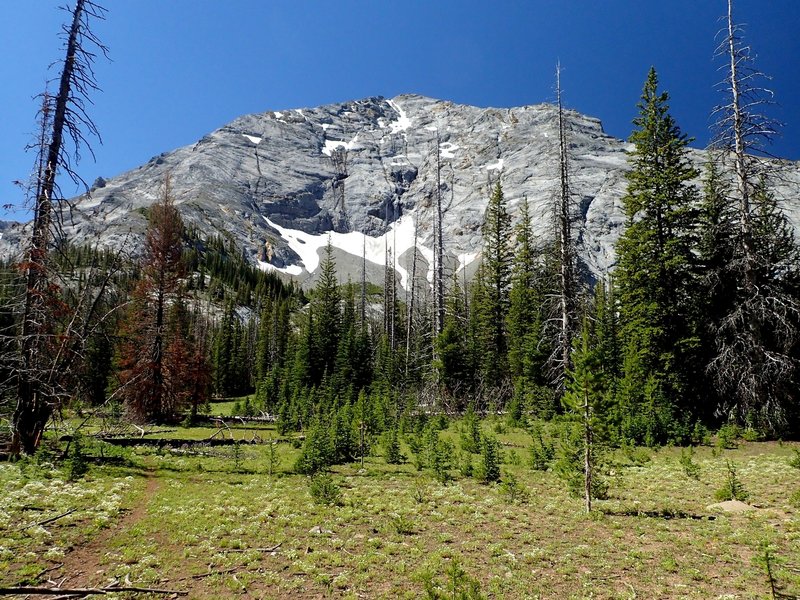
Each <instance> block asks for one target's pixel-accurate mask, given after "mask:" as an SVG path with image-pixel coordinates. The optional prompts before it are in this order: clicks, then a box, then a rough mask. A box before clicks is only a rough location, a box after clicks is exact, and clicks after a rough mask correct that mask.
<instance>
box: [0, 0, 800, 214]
mask: <svg viewBox="0 0 800 600" xmlns="http://www.w3.org/2000/svg"><path fill="white" fill-rule="evenodd" d="M70 2H71V0H70ZM60 4H63V0H26V1H24V2H11V3H6V4H5V5H4V7H3V19H2V21H1V22H0V52H2V54H3V56H4V57H6V59H5V60H4V61H2V66H0V76H1V77H2V81H3V82H4V83H3V85H2V86H0V107H2V118H0V205H2V204H7V203H11V204H15V205H20V204H21V201H22V193H21V191H20V190H19V189H18V188H17V187H15V186H14V185H13V184H12V183H11V182H12V181H13V180H20V179H25V178H26V177H27V176H28V174H29V173H30V170H31V166H32V162H33V156H32V155H31V154H29V153H28V154H26V153H25V152H24V147H25V145H26V144H27V143H28V142H30V141H31V139H32V137H33V134H34V132H35V128H36V125H35V113H36V109H37V103H36V101H35V100H34V99H33V97H34V96H35V95H36V94H38V93H39V92H41V91H42V89H43V88H44V85H45V82H46V80H47V79H48V78H49V77H53V76H54V75H55V71H53V70H51V71H48V65H49V64H50V63H52V62H53V61H55V60H57V59H59V58H60V57H61V54H62V49H61V43H60V41H59V40H58V39H57V38H56V34H57V32H58V30H59V27H60V24H61V22H63V21H64V19H65V18H66V15H65V13H64V12H62V11H59V10H58V6H59V5H60ZM105 4H106V5H107V7H108V8H109V12H108V15H107V20H106V21H105V22H100V23H98V24H97V25H96V28H95V30H96V33H97V34H98V36H99V37H100V38H101V39H102V40H103V41H104V42H105V43H106V44H107V45H108V46H109V48H110V56H111V59H112V61H111V62H107V61H104V60H102V59H101V60H100V61H98V64H97V69H96V71H97V79H98V82H99V84H100V86H101V88H102V89H103V91H102V92H101V93H97V94H94V95H93V97H92V100H93V102H94V106H91V107H90V114H91V116H92V117H93V118H94V120H95V122H96V124H97V126H98V128H99V130H100V132H101V135H102V137H103V144H102V145H101V144H99V143H94V150H95V154H96V157H97V161H96V162H94V161H92V159H91V157H90V156H89V155H88V154H85V156H84V159H83V160H82V162H81V163H80V166H79V169H78V170H79V173H80V174H81V175H82V176H83V177H84V179H86V181H87V182H89V183H91V182H92V181H93V180H94V178H95V177H97V176H98V175H102V176H104V177H110V176H113V175H115V174H118V173H121V172H123V171H125V170H127V169H130V168H133V167H135V166H138V165H140V164H142V163H144V162H146V161H147V160H148V159H149V158H150V157H152V156H154V155H156V154H158V153H160V152H163V151H167V150H171V149H174V148H176V147H179V146H182V145H185V144H189V143H192V142H194V141H196V140H197V139H199V138H200V137H202V136H203V135H204V134H206V133H208V132H210V131H212V130H214V129H216V128H218V127H220V126H222V125H224V124H225V123H227V122H228V121H230V120H232V119H234V118H235V117H237V116H239V115H241V114H244V113H248V112H262V111H266V110H280V109H285V108H300V107H307V106H317V105H320V104H324V103H329V102H339V101H345V100H351V99H355V98H362V97H366V96H373V95H383V96H387V97H391V96H394V95H397V94H400V93H406V92H413V93H419V94H424V95H427V96H431V97H435V98H442V99H447V100H452V101H454V102H459V103H467V104H475V105H479V106H497V107H507V106H518V105H523V104H537V103H540V102H548V101H552V100H553V99H554V90H553V87H554V84H553V81H554V70H555V64H556V62H557V61H559V60H560V61H561V64H562V67H563V72H562V86H563V88H564V99H565V102H566V104H567V105H568V106H569V107H571V108H575V109H577V110H579V111H581V112H583V113H586V114H589V115H592V116H595V117H599V118H600V119H601V120H602V121H603V124H604V127H605V129H606V131H607V132H609V133H611V134H612V135H615V136H618V137H627V136H628V135H629V134H630V131H631V125H630V123H631V120H632V119H633V117H634V116H635V112H636V108H635V105H636V102H637V100H638V97H639V94H640V92H641V87H642V83H643V82H644V78H645V76H646V74H647V70H648V69H649V67H650V66H651V65H654V66H655V67H656V69H657V70H658V72H659V77H660V81H661V84H662V87H663V88H664V89H666V90H668V91H669V92H670V94H671V97H672V100H671V107H672V114H673V116H674V117H675V118H676V120H677V121H678V124H679V125H680V126H681V128H682V129H683V130H684V132H686V133H687V134H688V135H690V136H693V137H695V138H696V142H695V145H697V146H703V145H705V144H706V142H707V141H708V135H709V134H708V126H709V113H710V111H711V109H712V108H713V106H714V105H715V104H716V103H718V102H719V101H720V96H719V94H718V93H717V92H716V91H715V89H714V85H715V83H716V82H717V81H718V80H719V79H720V78H721V74H720V73H719V72H718V71H717V68H718V67H719V66H720V65H721V63H720V61H714V60H713V53H714V49H715V46H716V42H715V35H716V33H717V31H718V30H719V28H720V26H721V22H720V21H719V17H720V16H721V15H722V14H723V13H724V12H725V10H726V6H725V0H658V1H656V0H493V1H492V2H489V1H487V0H483V1H478V0H403V1H400V0H339V1H337V2H331V1H329V0H328V1H324V0H270V1H268V2H265V1H264V0H225V1H224V2H221V1H219V0H114V1H112V0H106V1H105ZM736 9H737V20H738V21H739V22H742V23H744V24H746V25H747V29H746V40H747V42H749V44H750V45H751V46H752V47H753V50H754V52H755V54H756V55H757V65H758V66H759V68H760V69H761V70H763V71H764V72H766V73H767V74H769V75H771V76H772V77H773V80H772V88H773V90H774V92H775V97H776V101H777V103H778V104H777V106H775V107H774V108H773V109H772V114H773V116H774V117H775V118H777V119H778V120H780V121H782V122H783V123H785V127H784V128H783V135H782V137H781V138H780V139H778V140H776V142H775V144H774V146H773V147H772V148H771V151H772V152H773V153H774V154H777V155H779V156H783V157H786V158H791V159H795V160H797V159H800V78H799V77H798V75H797V74H798V66H800V36H799V35H798V30H800V2H798V1H797V0H737V2H736ZM62 184H63V185H64V191H65V193H66V194H68V195H72V193H73V192H80V191H82V190H79V189H76V188H75V186H73V185H72V184H69V183H68V182H66V181H63V180H62ZM0 218H3V212H2V211H0ZM5 218H18V219H22V218H25V213H24V212H22V211H19V210H17V211H11V212H8V213H5Z"/></svg>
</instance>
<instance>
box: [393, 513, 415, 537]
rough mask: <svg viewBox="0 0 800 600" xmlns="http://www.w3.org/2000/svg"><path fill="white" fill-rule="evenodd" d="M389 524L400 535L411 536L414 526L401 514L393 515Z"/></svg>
mask: <svg viewBox="0 0 800 600" xmlns="http://www.w3.org/2000/svg"><path fill="white" fill-rule="evenodd" d="M389 522H390V523H391V526H392V528H393V529H394V530H395V531H396V532H397V533H399V534H400V535H411V534H412V533H414V524H413V523H412V522H411V520H410V519H408V518H407V517H405V516H404V515H401V514H393V515H392V516H391V517H390V519H389Z"/></svg>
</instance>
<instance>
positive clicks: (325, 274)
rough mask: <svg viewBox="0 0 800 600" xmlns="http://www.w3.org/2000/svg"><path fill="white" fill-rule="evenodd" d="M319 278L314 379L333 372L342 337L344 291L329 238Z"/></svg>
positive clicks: (315, 305) (312, 363) (314, 346)
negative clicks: (341, 288)
mask: <svg viewBox="0 0 800 600" xmlns="http://www.w3.org/2000/svg"><path fill="white" fill-rule="evenodd" d="M320 269H321V271H320V276H319V282H318V283H317V286H316V288H315V290H314V299H313V301H312V304H313V306H314V319H315V322H314V343H313V350H312V354H311V356H310V359H311V365H312V371H311V377H312V381H313V382H314V383H319V382H321V381H322V377H323V375H324V374H326V373H328V374H332V373H333V371H334V365H335V362H336V355H337V353H338V350H339V339H340V338H341V333H342V332H341V324H342V313H341V300H342V297H341V292H340V290H339V283H338V281H337V279H336V263H335V262H334V260H333V247H332V246H331V244H330V240H329V241H328V245H327V246H326V247H325V258H323V260H322V264H321V265H320Z"/></svg>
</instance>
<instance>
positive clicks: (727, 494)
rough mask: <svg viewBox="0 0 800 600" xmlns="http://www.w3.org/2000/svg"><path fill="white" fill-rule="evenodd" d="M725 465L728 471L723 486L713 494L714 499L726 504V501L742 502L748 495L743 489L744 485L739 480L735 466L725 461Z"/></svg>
mask: <svg viewBox="0 0 800 600" xmlns="http://www.w3.org/2000/svg"><path fill="white" fill-rule="evenodd" d="M725 465H726V467H727V469H728V473H727V475H726V477H725V484H724V485H723V486H722V487H721V488H720V489H718V490H717V491H716V492H715V494H714V497H715V498H716V499H717V500H718V501H720V502H726V501H728V500H738V501H739V502H744V501H745V500H747V498H748V497H749V496H750V494H749V493H748V492H747V490H746V489H745V488H744V485H743V484H742V482H741V480H740V479H739V475H738V474H737V473H736V465H735V464H733V463H732V462H731V461H726V462H725Z"/></svg>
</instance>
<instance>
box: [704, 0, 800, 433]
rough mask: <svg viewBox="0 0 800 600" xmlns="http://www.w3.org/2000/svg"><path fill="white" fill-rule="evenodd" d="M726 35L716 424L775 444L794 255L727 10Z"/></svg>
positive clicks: (789, 363) (744, 56) (757, 78)
mask: <svg viewBox="0 0 800 600" xmlns="http://www.w3.org/2000/svg"><path fill="white" fill-rule="evenodd" d="M725 25H726V27H725V29H724V30H723V32H722V33H723V40H722V42H721V44H720V46H719V48H718V52H717V54H718V56H721V57H722V58H723V59H724V60H725V62H726V75H725V80H724V82H723V85H722V86H721V88H722V89H723V90H724V93H725V101H724V102H723V104H722V105H721V106H718V107H717V108H716V109H715V111H714V112H715V114H716V115H717V117H718V122H717V139H716V140H715V147H716V148H717V149H720V150H722V151H723V155H728V156H729V157H730V159H731V160H732V161H733V165H732V169H731V170H732V176H733V180H734V183H735V193H733V194H729V195H728V192H727V191H726V190H723V193H725V194H726V196H727V197H728V202H729V204H730V205H731V207H735V217H733V222H734V229H735V234H734V236H733V240H732V241H733V243H732V256H731V259H730V261H729V262H728V264H727V265H726V266H725V268H724V269H723V273H724V278H723V279H724V281H726V282H735V287H734V286H731V293H730V294H729V295H728V300H729V302H728V303H727V306H724V307H722V312H721V315H722V317H721V318H720V319H719V321H718V323H717V324H716V326H715V330H714V331H713V338H714V341H715V350H716V352H715V354H714V356H713V358H712V359H711V361H710V364H709V371H710V372H711V373H712V375H713V376H714V381H715V383H716V384H717V386H718V387H719V389H720V406H719V412H720V413H721V414H722V415H724V416H726V417H728V418H731V419H735V420H737V421H738V422H740V423H742V424H745V425H748V426H752V427H756V428H759V429H761V430H763V431H765V432H767V433H770V434H772V435H777V434H781V433H784V432H787V431H790V430H791V429H792V427H795V428H796V425H794V424H793V418H792V417H793V413H796V411H797V392H796V391H795V390H796V389H797V377H798V362H797V358H798V357H797V350H798V344H797V340H798V338H800V295H799V294H798V288H797V277H798V275H797V248H796V245H795V242H794V239H793V237H792V235H791V229H790V228H789V227H787V226H786V223H787V221H786V217H785V216H784V215H783V214H782V212H781V211H780V209H779V208H778V206H777V204H776V202H775V200H774V198H772V195H771V192H770V189H769V181H768V179H767V178H766V173H765V170H764V166H763V164H761V162H760V161H759V157H758V154H759V153H763V151H762V148H763V145H764V143H765V142H769V141H770V139H771V138H772V137H773V136H774V135H775V134H776V125H775V123H774V122H773V121H772V120H771V119H769V118H768V117H766V116H765V115H764V114H763V113H761V112H760V110H761V108H762V107H763V105H765V104H768V103H770V102H771V100H772V95H771V93H770V92H769V91H768V90H767V88H766V87H765V86H764V85H763V84H762V81H763V79H765V76H764V75H763V73H761V72H759V71H758V70H757V69H756V68H755V67H754V65H753V57H752V54H751V49H750V47H749V46H748V45H747V44H745V43H744V42H743V40H742V38H741V27H740V26H739V25H737V24H736V23H735V21H734V18H733V1H732V0H728V11H727V15H726V21H725Z"/></svg>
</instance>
